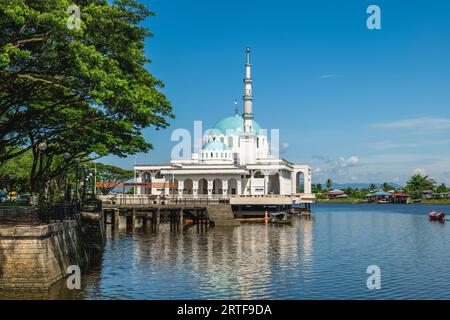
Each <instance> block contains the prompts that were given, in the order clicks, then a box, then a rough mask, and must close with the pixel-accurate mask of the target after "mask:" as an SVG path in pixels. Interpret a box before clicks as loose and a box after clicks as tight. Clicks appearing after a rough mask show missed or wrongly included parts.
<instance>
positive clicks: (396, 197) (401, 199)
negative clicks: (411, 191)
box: [391, 192, 409, 203]
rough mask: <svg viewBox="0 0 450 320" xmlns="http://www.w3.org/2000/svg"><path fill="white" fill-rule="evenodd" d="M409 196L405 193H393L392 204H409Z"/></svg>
mask: <svg viewBox="0 0 450 320" xmlns="http://www.w3.org/2000/svg"><path fill="white" fill-rule="evenodd" d="M408 198H409V196H408V195H407V194H406V193H403V192H397V193H393V194H392V195H391V202H392V203H408Z"/></svg>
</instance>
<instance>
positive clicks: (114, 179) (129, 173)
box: [91, 163, 134, 195]
mask: <svg viewBox="0 0 450 320" xmlns="http://www.w3.org/2000/svg"><path fill="white" fill-rule="evenodd" d="M93 166H94V165H93V164H91V168H93ZM95 167H96V177H97V182H100V184H101V187H98V188H97V189H99V190H100V192H101V193H102V194H103V195H107V194H109V193H110V192H111V191H112V190H114V189H115V188H116V187H117V186H118V185H119V184H121V183H123V182H125V181H127V180H130V179H131V178H133V174H134V171H133V170H125V169H122V168H119V167H115V166H112V165H107V164H102V163H97V164H96V165H95Z"/></svg>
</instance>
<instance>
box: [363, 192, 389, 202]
mask: <svg viewBox="0 0 450 320" xmlns="http://www.w3.org/2000/svg"><path fill="white" fill-rule="evenodd" d="M366 199H367V200H368V201H369V202H380V201H391V194H390V193H389V192H385V191H377V192H374V193H369V194H368V195H366Z"/></svg>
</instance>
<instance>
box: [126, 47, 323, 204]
mask: <svg viewBox="0 0 450 320" xmlns="http://www.w3.org/2000/svg"><path fill="white" fill-rule="evenodd" d="M246 55H247V60H246V64H245V78H244V85H245V91H244V96H243V99H244V113H243V115H240V114H238V112H237V111H236V112H235V114H234V115H232V116H230V117H227V118H225V119H222V120H220V121H219V122H217V123H216V125H215V126H214V127H213V128H212V129H210V130H207V131H206V132H205V135H204V137H203V146H202V148H201V151H200V152H197V153H193V154H192V155H191V157H190V158H189V159H172V160H171V161H170V163H168V164H163V165H151V164H149V165H145V164H139V165H135V167H134V169H135V171H136V173H137V179H136V182H137V185H138V186H139V187H137V190H136V192H137V195H136V196H137V197H151V198H155V197H164V198H167V197H169V198H194V199H196V198H205V197H206V198H219V199H220V198H224V199H231V203H232V204H233V203H235V204H236V203H242V204H244V203H253V202H254V203H255V204H257V203H261V201H264V200H263V199H264V198H266V199H268V198H270V199H272V200H270V201H269V202H270V203H280V204H292V203H295V202H297V203H311V202H313V201H314V199H315V198H314V195H313V194H311V168H310V167H309V166H308V165H299V164H294V163H292V162H290V161H288V160H285V159H282V158H280V157H279V156H278V153H277V152H274V151H273V150H277V148H275V147H276V146H272V147H271V146H270V143H269V139H268V136H267V131H268V130H263V129H262V128H261V126H260V125H259V124H258V122H256V121H255V116H254V114H253V93H252V85H253V79H252V77H251V64H250V49H248V48H247V50H246ZM271 140H273V139H271ZM277 143H278V141H277ZM299 182H300V184H299ZM299 185H301V186H302V188H301V189H300V191H301V192H298V190H299V189H298V187H299ZM277 198H278V200H276V199H277ZM243 199H245V200H243ZM251 199H253V200H251ZM280 199H282V200H280ZM243 201H244V202H243ZM255 201H256V202H255ZM277 201H281V202H277Z"/></svg>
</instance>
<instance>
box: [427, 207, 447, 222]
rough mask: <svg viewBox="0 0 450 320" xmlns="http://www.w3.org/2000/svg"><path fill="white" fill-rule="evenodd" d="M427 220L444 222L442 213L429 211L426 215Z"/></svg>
mask: <svg viewBox="0 0 450 320" xmlns="http://www.w3.org/2000/svg"><path fill="white" fill-rule="evenodd" d="M428 218H429V219H430V221H440V222H444V221H445V213H443V212H436V211H434V210H433V211H431V212H430V213H429V214H428Z"/></svg>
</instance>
